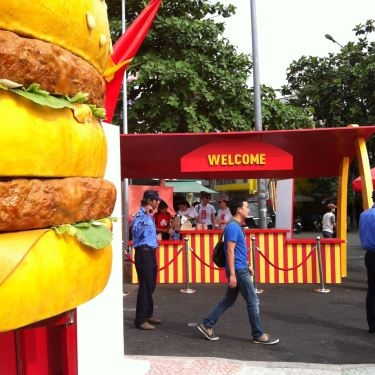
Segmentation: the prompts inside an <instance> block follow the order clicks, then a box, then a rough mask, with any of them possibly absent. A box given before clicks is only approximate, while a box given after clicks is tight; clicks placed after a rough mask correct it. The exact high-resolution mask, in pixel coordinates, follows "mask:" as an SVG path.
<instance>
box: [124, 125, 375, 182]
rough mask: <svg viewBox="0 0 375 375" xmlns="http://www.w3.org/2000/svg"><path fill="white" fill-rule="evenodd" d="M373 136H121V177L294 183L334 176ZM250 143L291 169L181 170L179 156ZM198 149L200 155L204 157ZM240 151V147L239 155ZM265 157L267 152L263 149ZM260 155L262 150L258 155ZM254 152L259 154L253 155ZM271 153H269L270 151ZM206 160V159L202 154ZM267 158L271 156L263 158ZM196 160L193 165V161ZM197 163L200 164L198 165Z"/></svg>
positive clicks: (307, 132) (228, 150)
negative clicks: (288, 160)
mask: <svg viewBox="0 0 375 375" xmlns="http://www.w3.org/2000/svg"><path fill="white" fill-rule="evenodd" d="M374 132H375V127H374V126H358V127H345V128H323V129H299V130H276V131H263V132H255V131H254V132H230V133H187V134H178V133H172V134H171V133H169V134H122V135H121V174H122V178H145V177H154V178H180V179H184V178H185V179H186V178H201V179H202V178H205V179H215V178H216V179H218V178H233V177H237V178H280V179H281V178H297V177H328V176H339V175H340V165H341V163H342V160H343V159H344V158H349V159H350V161H351V160H352V159H353V158H354V157H355V156H356V140H358V139H361V138H362V139H364V140H365V141H366V140H367V139H368V138H369V137H370V136H371V135H372V134H373V133H374ZM256 143H262V144H263V145H267V146H268V147H274V148H275V149H278V150H281V151H283V152H286V153H288V154H289V155H291V157H292V163H293V165H292V168H282V167H281V166H280V165H275V168H269V165H268V164H267V162H266V164H263V165H262V164H253V165H248V167H247V168H244V167H243V165H242V166H241V168H239V167H238V166H236V165H234V166H231V167H228V168H225V166H224V165H221V166H220V167H219V168H214V167H213V166H210V165H209V164H208V163H206V165H204V167H205V168H204V169H202V165H201V164H197V165H196V170H195V171H194V170H193V169H192V168H191V169H189V170H185V171H184V170H182V168H181V159H182V158H184V156H185V155H187V154H189V153H192V152H194V151H197V150H198V153H199V148H201V147H207V150H209V151H212V152H213V153H214V154H215V155H218V154H226V155H231V154H233V153H235V152H236V150H237V149H238V148H239V146H238V145H239V144H241V147H243V146H244V147H245V149H246V144H248V147H247V151H246V152H248V153H251V152H252V147H253V145H254V144H256ZM205 151H206V150H204V151H203V152H205ZM242 151H243V149H242V148H241V153H242ZM263 151H264V152H265V153H266V154H267V152H269V150H263ZM260 152H262V150H261V151H260ZM257 153H259V152H257ZM271 154H272V151H271ZM206 156H207V155H206ZM268 156H271V155H267V157H268ZM197 161H198V160H197ZM199 162H201V160H199Z"/></svg>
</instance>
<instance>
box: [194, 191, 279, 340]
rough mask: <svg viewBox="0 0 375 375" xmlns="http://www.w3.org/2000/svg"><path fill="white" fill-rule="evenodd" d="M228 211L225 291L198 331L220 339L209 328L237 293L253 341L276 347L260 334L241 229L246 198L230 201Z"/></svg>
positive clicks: (246, 212) (247, 214)
mask: <svg viewBox="0 0 375 375" xmlns="http://www.w3.org/2000/svg"><path fill="white" fill-rule="evenodd" d="M229 209H230V211H231V214H232V216H233V220H232V221H230V222H229V223H228V224H227V225H226V227H225V230H224V243H225V253H226V260H225V271H226V275H227V279H228V286H227V291H226V294H225V296H224V298H223V299H222V300H221V301H220V302H219V303H218V304H217V305H216V306H215V307H214V309H213V310H212V311H211V312H210V314H209V315H208V317H207V318H206V319H204V320H203V322H202V323H200V324H198V329H199V331H201V332H202V333H203V335H204V336H205V337H206V338H207V339H208V340H218V339H219V337H218V336H216V335H215V333H214V330H213V329H212V327H213V326H214V325H215V324H216V322H217V321H218V319H219V318H220V316H221V314H222V313H223V312H224V311H225V310H227V309H228V308H229V307H231V306H233V304H234V303H235V301H236V299H237V296H238V294H239V293H241V295H242V297H243V298H244V300H245V302H246V307H247V314H248V317H249V322H250V329H251V336H252V341H253V342H254V343H257V344H269V345H270V344H276V343H278V342H279V339H278V338H272V337H271V336H270V335H269V334H268V333H264V331H263V328H262V325H261V323H260V318H259V299H258V296H257V294H256V292H255V288H254V285H253V283H252V281H251V278H250V276H251V274H252V270H251V268H250V267H249V263H248V254H247V246H246V242H245V234H244V232H243V230H242V226H241V223H242V221H243V220H244V219H245V218H247V217H248V216H249V204H248V202H247V200H246V199H244V198H241V197H238V198H234V199H232V200H230V201H229Z"/></svg>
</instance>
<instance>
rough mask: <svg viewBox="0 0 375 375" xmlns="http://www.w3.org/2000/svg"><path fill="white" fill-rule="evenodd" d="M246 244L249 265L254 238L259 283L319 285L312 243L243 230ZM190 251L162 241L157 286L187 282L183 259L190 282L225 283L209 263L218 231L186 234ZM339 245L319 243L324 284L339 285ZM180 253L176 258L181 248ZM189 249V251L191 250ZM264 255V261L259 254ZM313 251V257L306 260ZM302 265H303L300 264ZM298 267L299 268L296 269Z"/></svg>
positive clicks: (180, 244) (134, 275)
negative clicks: (252, 238)
mask: <svg viewBox="0 0 375 375" xmlns="http://www.w3.org/2000/svg"><path fill="white" fill-rule="evenodd" d="M245 234H246V244H247V247H248V249H249V250H250V251H249V262H250V264H252V251H251V250H252V249H251V237H252V236H254V237H255V244H256V252H255V263H256V264H255V271H256V281H257V282H258V283H266V284H267V283H273V284H283V283H289V284H291V283H320V278H319V262H318V254H317V251H316V250H315V246H316V244H315V242H314V241H306V239H305V240H301V242H299V241H298V240H295V239H294V240H292V241H291V240H286V233H285V231H283V232H278V231H277V230H273V231H269V232H268V231H260V230H246V233H245ZM184 236H186V238H187V239H188V248H189V251H188V252H187V256H186V252H185V250H184V248H185V241H181V242H179V241H173V242H170V243H169V242H167V241H165V242H163V241H162V243H161V244H160V248H159V249H158V250H157V253H156V256H157V262H158V265H159V269H160V268H163V267H165V266H166V265H167V264H168V263H169V262H170V261H171V260H172V259H174V258H175V259H174V261H173V262H172V263H171V264H170V265H169V266H168V267H166V268H165V269H163V270H161V271H160V272H158V277H157V282H158V283H186V281H187V279H186V266H185V265H186V259H187V261H188V269H189V282H191V283H226V282H227V280H226V277H225V272H224V270H223V269H218V268H217V267H216V266H215V265H214V264H213V262H212V251H213V248H214V246H215V244H216V242H217V241H218V240H219V236H220V231H217V230H211V231H209V232H207V231H186V233H185V232H184ZM341 246H342V245H341V244H340V243H334V242H328V241H327V242H324V241H323V242H321V246H320V247H321V254H322V269H323V275H324V282H325V283H332V284H335V283H341V281H342V279H341ZM181 248H182V249H183V251H182V252H181V253H180V254H179V255H178V256H177V257H176V255H177V253H178V251H179V250H180V249H181ZM190 250H191V251H190ZM258 250H259V251H260V252H261V253H262V254H263V255H264V257H265V258H266V259H264V257H263V256H261V254H260V253H259V251H258ZM312 251H313V254H312V255H311V256H310V257H309V258H308V259H306V258H307V257H308V256H309V254H310V253H311V252H312ZM301 263H302V264H301ZM298 265H300V266H299V267H297V266H298ZM132 282H133V283H137V282H138V279H137V273H136V271H135V266H134V264H133V265H132Z"/></svg>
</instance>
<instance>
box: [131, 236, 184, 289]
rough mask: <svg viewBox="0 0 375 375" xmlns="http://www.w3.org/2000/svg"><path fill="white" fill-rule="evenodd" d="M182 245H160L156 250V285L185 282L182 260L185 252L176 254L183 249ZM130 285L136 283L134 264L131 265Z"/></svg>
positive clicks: (181, 242)
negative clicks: (157, 270)
mask: <svg viewBox="0 0 375 375" xmlns="http://www.w3.org/2000/svg"><path fill="white" fill-rule="evenodd" d="M184 245H185V244H184V241H173V242H172V241H171V242H170V243H167V242H165V243H164V242H162V243H160V247H159V248H158V249H157V250H156V262H157V264H158V269H159V272H158V274H157V278H156V282H157V283H158V284H173V283H182V282H183V281H185V278H184V272H185V271H184V267H185V260H184V259H183V258H184V256H185V250H182V252H181V253H180V254H178V252H179V251H180V250H181V249H184ZM177 254H178V255H177ZM174 258H175V259H174ZM133 259H134V255H133ZM172 259H174V261H173V262H172V263H171V264H170V265H169V266H167V264H168V263H169V262H170V261H171V260H172ZM132 283H133V284H137V283H138V277H137V271H136V269H135V265H134V263H133V264H132Z"/></svg>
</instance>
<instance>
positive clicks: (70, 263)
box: [0, 229, 112, 332]
mask: <svg viewBox="0 0 375 375" xmlns="http://www.w3.org/2000/svg"><path fill="white" fill-rule="evenodd" d="M111 266H112V247H111V245H109V246H107V247H105V248H103V249H101V250H95V249H92V248H90V247H88V246H85V245H83V244H81V243H80V242H78V241H77V240H76V239H75V238H74V237H72V236H70V235H59V234H57V233H56V232H55V231H54V230H53V229H40V230H30V231H25V232H14V233H4V234H1V235H0V301H1V308H0V332H5V331H9V330H13V329H17V328H20V327H23V326H25V325H28V324H31V323H35V322H38V321H40V320H43V319H47V318H50V317H53V316H55V315H58V314H60V313H63V312H65V311H68V310H71V309H73V308H75V307H77V306H78V305H80V304H82V303H84V302H86V301H89V300H90V299H92V298H94V297H95V296H96V295H98V294H99V293H100V292H101V291H102V290H103V289H104V288H105V286H106V284H107V282H108V279H109V275H110V273H111Z"/></svg>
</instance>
